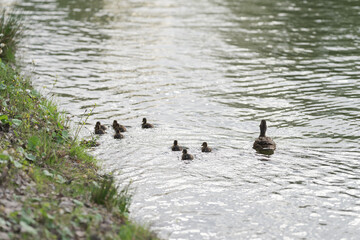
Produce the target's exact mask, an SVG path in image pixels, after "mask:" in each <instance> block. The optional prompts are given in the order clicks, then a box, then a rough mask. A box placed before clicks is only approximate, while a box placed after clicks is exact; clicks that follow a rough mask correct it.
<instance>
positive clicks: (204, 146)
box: [201, 142, 211, 152]
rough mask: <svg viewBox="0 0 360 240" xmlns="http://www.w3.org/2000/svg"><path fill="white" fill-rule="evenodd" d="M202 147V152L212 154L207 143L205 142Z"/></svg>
mask: <svg viewBox="0 0 360 240" xmlns="http://www.w3.org/2000/svg"><path fill="white" fill-rule="evenodd" d="M201 146H202V148H201V151H202V152H211V148H209V147H208V145H207V142H203V144H202V145H201Z"/></svg>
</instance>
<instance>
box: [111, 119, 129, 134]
mask: <svg viewBox="0 0 360 240" xmlns="http://www.w3.org/2000/svg"><path fill="white" fill-rule="evenodd" d="M112 127H113V129H114V130H115V131H116V129H119V130H120V132H126V128H125V127H124V126H123V125H121V124H119V123H118V122H117V121H116V120H114V122H113V124H112Z"/></svg>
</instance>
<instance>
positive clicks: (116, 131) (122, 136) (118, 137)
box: [114, 129, 124, 139]
mask: <svg viewBox="0 0 360 240" xmlns="http://www.w3.org/2000/svg"><path fill="white" fill-rule="evenodd" d="M114 138H115V139H121V138H124V135H122V134H121V133H120V129H116V130H115V135H114Z"/></svg>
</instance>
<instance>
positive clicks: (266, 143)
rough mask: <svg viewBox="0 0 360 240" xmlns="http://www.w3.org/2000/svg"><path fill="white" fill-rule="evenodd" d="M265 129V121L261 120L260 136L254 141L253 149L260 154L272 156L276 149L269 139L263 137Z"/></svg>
mask: <svg viewBox="0 0 360 240" xmlns="http://www.w3.org/2000/svg"><path fill="white" fill-rule="evenodd" d="M266 129H267V126H266V121H265V120H261V123H260V136H259V137H258V138H257V139H256V140H255V142H254V145H253V148H254V149H255V150H256V151H258V152H260V153H265V154H273V153H274V150H275V149H276V144H275V142H274V141H273V140H272V139H271V138H270V137H266V136H265V133H266Z"/></svg>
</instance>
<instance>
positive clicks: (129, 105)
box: [16, 0, 360, 239]
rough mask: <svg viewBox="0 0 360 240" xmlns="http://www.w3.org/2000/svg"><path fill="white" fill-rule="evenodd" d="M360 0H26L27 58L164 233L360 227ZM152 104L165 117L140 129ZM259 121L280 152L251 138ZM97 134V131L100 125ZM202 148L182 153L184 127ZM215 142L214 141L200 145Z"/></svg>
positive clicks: (315, 233)
mask: <svg viewBox="0 0 360 240" xmlns="http://www.w3.org/2000/svg"><path fill="white" fill-rule="evenodd" d="M359 3H360V2H359V1H358V0H347V1H336V0H330V1H320V2H319V1H315V2H314V1H292V0H280V1H273V0H271V1H263V0H255V1H253V0H251V1H250V0H242V1H237V0H227V1H220V0H200V1H182V2H178V1H173V0H155V1H150V2H149V1H144V0H125V1H114V0H113V1H111V0H91V1H77V0H51V1H46V2H39V1H34V0H19V1H17V3H16V7H18V8H20V9H21V10H22V11H23V13H24V14H25V15H26V21H27V27H28V31H27V37H26V39H24V42H23V47H22V49H23V53H22V56H21V57H22V58H23V60H24V62H25V63H30V62H32V61H34V62H35V65H34V66H31V67H29V64H26V65H25V66H27V67H28V68H29V69H32V68H33V69H34V75H35V79H34V83H35V85H36V86H37V87H38V88H39V89H42V88H43V87H47V89H44V90H43V91H44V92H46V91H49V88H50V87H51V86H52V84H53V83H54V81H55V79H57V82H56V85H55V87H54V89H53V90H52V91H53V92H54V93H55V94H56V95H57V99H58V102H59V104H60V105H61V107H62V108H63V109H65V110H66V111H68V112H69V114H71V115H73V116H74V119H75V120H76V119H78V118H79V117H80V116H81V115H82V114H83V113H84V110H85V109H89V108H91V107H92V106H93V105H94V104H96V105H97V107H96V108H95V110H94V112H95V114H94V115H93V116H92V117H91V119H90V121H89V124H91V125H89V127H88V129H89V131H92V130H93V125H92V124H93V123H95V122H96V121H98V120H100V121H102V122H103V123H107V124H111V123H112V121H113V120H114V119H117V120H118V121H119V122H120V123H121V124H124V125H125V126H129V128H128V132H127V133H126V134H125V139H123V140H120V141H116V140H114V139H112V134H108V135H105V136H103V137H101V139H100V142H101V146H100V147H99V148H98V149H96V150H95V151H94V154H95V155H96V156H98V157H99V158H100V159H101V160H102V165H103V169H104V171H106V172H114V174H115V176H116V178H117V180H118V182H119V184H126V183H127V182H129V181H132V182H133V184H132V186H133V188H134V191H135V195H134V199H133V204H132V207H131V216H132V217H133V218H134V219H136V220H137V221H139V222H142V223H147V224H150V226H151V228H152V229H153V230H155V231H157V232H159V233H160V235H161V236H162V237H164V238H170V239H244V238H265V239H268V238H285V237H289V238H306V239H314V238H315V239H339V238H347V239H356V238H357V236H359V234H360V230H359V229H360V199H359V196H360V188H359V185H360V177H359V176H360V169H359V159H360V151H359V149H358V144H359V137H360V132H359V127H360V125H359V123H358V115H359V111H360V100H359V99H360V78H359V76H360V67H359V66H360V50H359V49H360V48H359V45H360V25H359V22H360V21H359V20H360V19H359V13H360V8H359V6H360V4H359ZM143 117H147V118H148V120H149V122H151V123H154V124H155V127H156V128H154V129H147V130H144V129H141V126H140V125H141V119H142V118H143ZM261 119H267V120H268V135H269V136H271V137H272V138H273V139H274V140H275V141H276V144H277V150H276V152H275V154H274V155H271V156H266V155H261V154H258V153H256V152H255V151H254V150H253V149H252V143H253V141H254V139H255V138H256V137H257V136H258V133H259V123H260V120H261ZM89 131H84V132H83V133H82V134H83V135H89ZM175 139H177V140H179V143H180V144H181V145H184V146H187V147H188V148H189V152H190V153H191V154H193V155H194V156H195V160H194V161H193V162H191V163H189V164H184V162H182V161H181V160H180V157H181V155H180V153H177V152H171V151H170V147H171V145H172V142H173V140H175ZM203 141H207V142H208V143H209V145H210V146H212V147H214V150H213V152H212V153H202V152H201V151H200V149H201V143H202V142H203Z"/></svg>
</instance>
